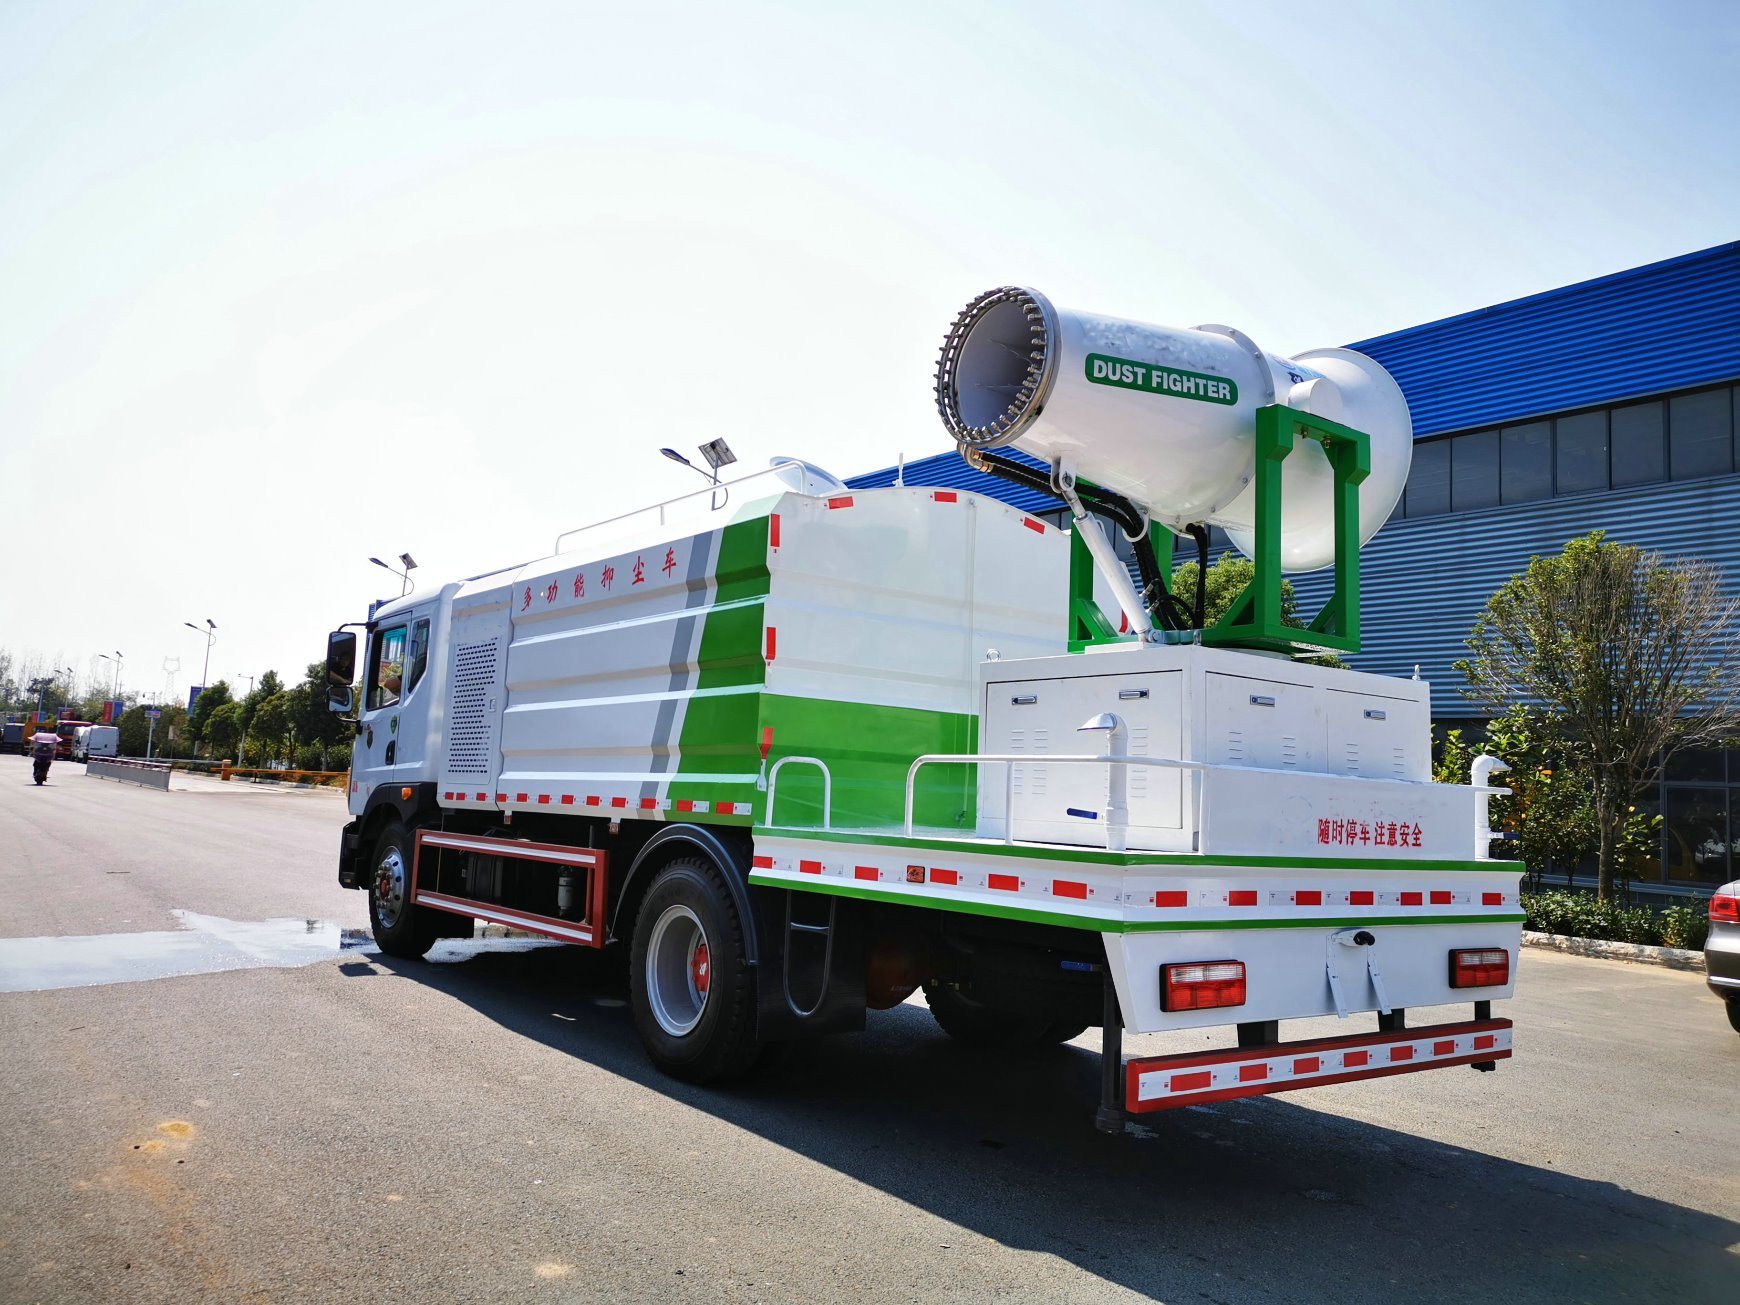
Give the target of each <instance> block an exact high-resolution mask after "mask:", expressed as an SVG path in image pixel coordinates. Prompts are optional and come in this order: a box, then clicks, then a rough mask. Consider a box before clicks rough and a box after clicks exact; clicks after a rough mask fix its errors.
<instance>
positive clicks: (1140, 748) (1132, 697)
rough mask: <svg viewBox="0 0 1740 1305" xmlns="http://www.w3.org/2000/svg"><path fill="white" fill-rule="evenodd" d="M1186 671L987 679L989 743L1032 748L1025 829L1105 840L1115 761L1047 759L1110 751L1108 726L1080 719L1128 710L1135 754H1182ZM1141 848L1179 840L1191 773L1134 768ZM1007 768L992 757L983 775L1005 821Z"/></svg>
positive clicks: (1019, 788)
mask: <svg viewBox="0 0 1740 1305" xmlns="http://www.w3.org/2000/svg"><path fill="white" fill-rule="evenodd" d="M1183 680H1184V677H1183V675H1182V673H1181V672H1178V671H1160V672H1151V673H1146V674H1141V675H1094V676H1079V677H1074V678H1070V679H1062V680H1021V681H1011V682H1004V683H997V684H991V685H988V686H987V701H986V712H985V719H986V732H985V740H984V749H985V751H987V752H992V753H997V752H1009V753H1031V754H1033V756H1034V757H1035V758H1036V760H1035V761H1034V762H1033V763H1031V764H1026V763H1024V764H1017V765H1016V766H1015V767H1014V774H1013V776H1012V786H1013V801H1012V804H1011V805H1012V810H1013V816H1014V821H1015V836H1016V837H1017V838H1023V839H1032V840H1036V841H1040V842H1056V843H1069V844H1074V845H1079V846H1097V845H1100V844H1103V843H1104V841H1105V808H1106V801H1107V796H1108V788H1107V782H1108V778H1109V768H1108V767H1105V766H1091V765H1080V764H1073V763H1072V764H1065V765H1050V766H1048V765H1045V764H1044V763H1043V762H1042V761H1039V760H1037V758H1040V757H1043V756H1045V755H1046V754H1048V753H1050V754H1059V753H1062V754H1071V755H1082V754H1093V753H1103V752H1105V751H1106V750H1107V742H1108V740H1107V738H1106V736H1105V735H1104V734H1102V733H1097V732H1096V733H1090V734H1084V733H1081V732H1080V730H1079V727H1080V726H1081V725H1083V724H1084V723H1086V722H1087V721H1089V720H1091V719H1092V718H1093V717H1095V716H1098V715H1099V714H1100V713H1102V712H1113V713H1115V714H1117V715H1118V716H1119V717H1121V718H1122V719H1123V721H1124V723H1125V726H1126V727H1127V729H1128V731H1129V738H1128V740H1127V742H1126V744H1125V746H1126V747H1127V749H1128V755H1130V756H1133V757H1142V756H1149V757H1169V758H1177V757H1178V756H1179V755H1180V750H1181V746H1182V742H1183V728H1182V721H1181V695H1182V685H1183ZM1125 776H1126V778H1125V803H1126V805H1127V806H1128V808H1129V826H1128V834H1127V839H1128V843H1129V846H1131V847H1150V848H1168V849H1171V848H1176V847H1177V846H1179V839H1180V836H1181V832H1182V831H1183V824H1184V794H1185V791H1186V789H1185V780H1184V775H1183V772H1181V771H1177V770H1169V769H1167V770H1162V769H1159V768H1155V767H1148V766H1129V767H1127V768H1126V770H1125ZM1002 785H1003V774H1002V768H1001V767H995V766H988V767H986V768H985V771H984V777H983V779H982V780H981V789H980V792H981V810H982V811H983V813H984V814H985V815H986V817H987V818H988V819H987V824H988V825H989V826H992V827H995V826H997V825H998V824H1000V822H999V821H997V819H996V817H998V816H1000V815H1001V812H1002V803H1003V793H1002Z"/></svg>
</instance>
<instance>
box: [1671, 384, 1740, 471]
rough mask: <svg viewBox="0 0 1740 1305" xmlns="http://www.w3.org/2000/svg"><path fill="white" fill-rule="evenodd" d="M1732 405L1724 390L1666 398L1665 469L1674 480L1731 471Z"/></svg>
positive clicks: (1703, 391) (1732, 446)
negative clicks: (1666, 463) (1666, 458)
mask: <svg viewBox="0 0 1740 1305" xmlns="http://www.w3.org/2000/svg"><path fill="white" fill-rule="evenodd" d="M1731 404H1732V400H1731V399H1730V397H1729V395H1728V392H1727V391H1725V390H1702V391H1700V392H1699V393H1697V394H1682V395H1679V396H1678V397H1676V398H1673V399H1670V400H1668V468H1669V470H1670V471H1671V472H1672V474H1673V478H1674V479H1675V480H1690V479H1692V478H1693V477H1696V476H1720V475H1725V474H1726V473H1728V472H1730V471H1732V470H1734V432H1733V426H1734V418H1733V410H1732V406H1731Z"/></svg>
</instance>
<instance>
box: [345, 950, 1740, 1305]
mask: <svg viewBox="0 0 1740 1305" xmlns="http://www.w3.org/2000/svg"><path fill="white" fill-rule="evenodd" d="M376 963H377V964H378V965H380V966H381V967H382V968H383V969H386V970H390V971H391V972H393V973H396V974H399V975H401V976H403V977H404V978H407V979H410V980H413V981H415V982H417V983H420V984H424V985H427V986H429V987H431V988H433V989H436V990H439V991H440V992H442V993H444V994H446V995H448V996H450V997H451V998H453V999H455V1000H457V1001H460V1002H462V1003H464V1004H465V1005H467V1006H469V1007H471V1008H472V1009H474V1010H476V1011H478V1012H479V1013H481V1014H483V1015H485V1016H487V1017H488V1018H490V1019H492V1020H494V1021H496V1022H497V1023H499V1024H500V1025H502V1026H503V1027H504V1028H507V1029H509V1030H511V1031H513V1032H515V1033H517V1034H519V1035H521V1036H524V1037H528V1038H534V1039H536V1040H538V1041H539V1042H542V1043H544V1044H546V1045H548V1046H551V1047H553V1048H557V1049H559V1050H561V1051H563V1052H565V1053H567V1054H570V1055H573V1056H576V1057H578V1058H581V1059H583V1060H585V1061H586V1062H588V1063H589V1064H592V1065H594V1066H597V1067H600V1068H602V1069H605V1070H608V1071H609V1072H611V1073H614V1074H618V1075H620V1076H622V1077H623V1078H624V1079H627V1080H630V1081H632V1082H635V1083H637V1084H640V1085H642V1086H644V1087H645V1088H646V1089H648V1090H649V1091H653V1092H657V1093H660V1094H663V1095H665V1096H667V1097H669V1098H671V1099H673V1100H677V1101H681V1102H683V1103H685V1104H686V1105H688V1106H691V1107H693V1108H694V1109H697V1110H701V1111H704V1112H706V1113H708V1114H711V1115H714V1116H716V1117H718V1118H719V1119H721V1120H724V1121H726V1122H728V1123H730V1124H733V1125H735V1126H736V1127H738V1128H741V1129H744V1130H746V1131H748V1132H750V1133H753V1134H755V1135H757V1136H759V1137H762V1138H765V1139H767V1140H769V1141H772V1142H774V1143H777V1144H778V1145H780V1146H782V1147H786V1148H789V1149H790V1150H791V1151H793V1152H795V1153H797V1154H799V1155H802V1156H805V1157H808V1158H809V1159H810V1160H812V1161H814V1162H816V1163H818V1164H822V1165H826V1166H828V1167H830V1168H832V1169H835V1170H837V1171H839V1172H840V1173H842V1174H845V1175H847V1176H849V1177H851V1178H853V1179H856V1180H857V1181H859V1182H862V1183H865V1184H868V1185H870V1186H872V1187H875V1188H877V1189H879V1190H881V1191H883V1192H886V1193H888V1194H889V1195H891V1196H894V1197H896V1198H898V1199H899V1200H901V1201H904V1202H907V1203H909V1204H911V1205H912V1206H914V1207H917V1208H918V1209H921V1210H925V1211H928V1212H930V1213H931V1214H934V1215H936V1216H938V1217H940V1218H942V1219H945V1220H947V1221H949V1222H950V1223H953V1224H956V1225H959V1226H960V1227H961V1228H962V1229H965V1230H967V1232H968V1233H969V1234H978V1235H980V1236H983V1237H986V1238H990V1239H992V1240H994V1241H996V1242H999V1243H1002V1244H1003V1245H1005V1246H1010V1247H1015V1248H1019V1249H1024V1250H1031V1251H1034V1252H1039V1253H1043V1254H1048V1255H1054V1256H1057V1257H1060V1258H1061V1259H1063V1260H1066V1261H1069V1262H1071V1263H1073V1264H1075V1265H1078V1266H1079V1267H1080V1268H1082V1269H1084V1270H1086V1271H1088V1272H1090V1273H1093V1274H1095V1275H1097V1276H1099V1277H1101V1278H1103V1279H1105V1280H1107V1281H1108V1282H1112V1283H1116V1284H1118V1285H1120V1286H1123V1287H1126V1288H1129V1289H1130V1290H1132V1291H1137V1292H1141V1293H1144V1294H1146V1295H1150V1296H1156V1297H1163V1298H1167V1299H1177V1298H1179V1297H1180V1296H1181V1295H1184V1296H1191V1297H1196V1298H1199V1299H1208V1300H1216V1299H1225V1300H1248V1299H1251V1298H1253V1297H1255V1296H1259V1295H1262V1296H1271V1297H1272V1298H1274V1299H1276V1300H1290V1301H1291V1300H1322V1299H1335V1300H1357V1299H1375V1300H1383V1299H1394V1298H1397V1297H1405V1298H1408V1299H1420V1298H1427V1299H1431V1298H1437V1297H1444V1298H1455V1299H1464V1298H1466V1297H1467V1296H1468V1295H1469V1294H1470V1293H1474V1292H1481V1293H1487V1294H1488V1298H1489V1299H1493V1300H1500V1301H1507V1302H1508V1301H1517V1300H1537V1299H1538V1300H1549V1299H1550V1300H1565V1299H1576V1300H1583V1299H1601V1300H1615V1299H1636V1300H1668V1299H1672V1300H1676V1301H1702V1300H1710V1301H1716V1300H1721V1301H1725V1302H1730V1301H1733V1300H1735V1299H1740V1292H1737V1284H1740V1255H1736V1254H1734V1253H1730V1251H1729V1250H1728V1248H1729V1247H1733V1246H1735V1245H1736V1244H1737V1243H1740V1224H1736V1223H1735V1222H1733V1221H1732V1220H1729V1219H1725V1218H1722V1217H1719V1216H1716V1215H1711V1214H1706V1213H1702V1212H1700V1211H1697V1210H1692V1209H1687V1208H1684V1207H1681V1206H1676V1205H1673V1204H1671V1203H1668V1202H1664V1201H1660V1200H1656V1199H1653V1198H1649V1197H1644V1196H1640V1195H1637V1194H1636V1193H1633V1192H1630V1191H1627V1190H1625V1189H1624V1188H1621V1187H1618V1186H1616V1185H1614V1184H1611V1183H1606V1182H1599V1181H1593V1180H1590V1179H1586V1178H1578V1177H1573V1176H1571V1175H1568V1174H1562V1173H1558V1172H1555V1171H1554V1170H1552V1169H1551V1168H1537V1167H1533V1166H1530V1165H1526V1164H1520V1163H1517V1162H1514V1161H1510V1160H1504V1159H1499V1158H1496V1157H1493V1156H1490V1155H1485V1154H1482V1153H1480V1152H1478V1151H1472V1150H1467V1149H1463V1148H1459V1147H1455V1146H1446V1145H1442V1144H1439V1143H1437V1142H1433V1141H1429V1140H1426V1139H1424V1138H1420V1137H1417V1136H1414V1135H1412V1134H1408V1133H1403V1132H1397V1131H1393V1130H1389V1129H1384V1128H1380V1127H1377V1126H1374V1125H1369V1124H1365V1123H1360V1122H1356V1121H1351V1120H1346V1119H1343V1118H1341V1117H1339V1116H1335V1115H1329V1114H1324V1113H1320V1112H1319V1111H1316V1110H1312V1109H1308V1108H1306V1107H1304V1106H1299V1105H1293V1104H1290V1103H1289V1102H1287V1101H1285V1100H1282V1099H1276V1098H1270V1099H1260V1098H1259V1099H1255V1100H1249V1101H1242V1102H1233V1103H1229V1104H1226V1105H1222V1106H1216V1107H1213V1108H1209V1109H1196V1110H1189V1111H1180V1112H1172V1113H1166V1114H1160V1115H1156V1116H1150V1117H1149V1119H1148V1120H1147V1121H1146V1122H1145V1125H1144V1129H1143V1130H1142V1133H1141V1134H1140V1135H1138V1136H1134V1137H1123V1138H1109V1137H1105V1136H1102V1135H1100V1134H1098V1133H1096V1132H1095V1131H1094V1129H1093V1125H1092V1114H1093V1105H1094V1102H1095V1100H1096V1094H1097V1073H1098V1064H1099V1062H1098V1057H1097V1056H1095V1055H1093V1054H1090V1053H1087V1052H1084V1051H1082V1050H1080V1049H1079V1048H1069V1047H1064V1048H1057V1049H1052V1050H1051V1051H1048V1052H1046V1053H1043V1054H1039V1055H1034V1056H1032V1057H1030V1058H1027V1059H1022V1060H1014V1061H1011V1060H1002V1059H997V1058H991V1057H986V1056H983V1055H975V1054H971V1053H968V1052H965V1051H963V1050H961V1049H960V1048H958V1047H956V1046H955V1045H954V1044H953V1043H951V1042H950V1041H949V1040H948V1039H947V1038H946V1037H945V1036H944V1035H942V1034H941V1032H940V1031H939V1030H937V1028H936V1026H935V1025H934V1023H933V1022H932V1021H931V1019H930V1018H929V1016H928V1015H927V1014H926V1013H925V1012H924V1011H922V1010H919V1009H915V1008H913V1007H902V1008H896V1009H895V1010H893V1011H887V1012H882V1013H874V1012H873V1013H872V1015H871V1017H870V1027H869V1029H868V1030H867V1031H866V1032H865V1033H863V1034H858V1035H853V1036H846V1037H836V1038H830V1039H826V1040H823V1041H821V1042H816V1043H806V1044H802V1045H800V1046H798V1047H796V1048H794V1049H792V1051H791V1052H790V1053H789V1054H786V1055H784V1056H783V1057H780V1058H778V1059H777V1060H776V1061H775V1062H774V1063H773V1064H772V1065H771V1066H770V1067H769V1068H767V1069H765V1070H764V1071H762V1072H761V1073H760V1074H759V1075H758V1076H757V1077H756V1078H754V1079H753V1080H751V1081H749V1082H747V1083H744V1084H740V1085H736V1086H733V1087H731V1088H728V1089H701V1088H694V1087H690V1086H688V1085H686V1084H683V1083H678V1082H676V1081H674V1080H671V1079H668V1078H666V1077H664V1076H663V1075H661V1074H659V1073H658V1072H657V1071H656V1070H654V1069H653V1068H652V1066H651V1065H650V1064H649V1063H648V1062H647V1060H646V1058H645V1056H644V1055H643V1053H642V1051H641V1049H640V1044H639V1042H638V1041H637V1039H636V1037H635V1033H634V1028H633V1023H632V1019H631V1016H630V1014H629V1012H628V1010H627V1009H626V1008H625V1007H623V1006H621V1005H620V1004H618V1001H617V1000H616V999H619V998H620V997H621V996H622V995H623V993H622V990H621V985H620V980H618V979H616V978H615V977H614V973H613V971H611V970H610V969H609V968H608V967H607V966H606V965H605V963H604V962H602V961H601V960H600V958H598V957H597V956H595V955H589V954H584V953H581V952H579V951H577V950H575V949H571V948H558V949H548V950H537V951H528V952H518V953H508V954H496V953H489V952H485V953H483V954H480V955H478V956H476V957H475V959H472V960H470V961H469V962H467V963H466V964H464V965H440V964H429V963H425V962H417V961H398V960H393V959H392V958H389V957H380V958H378V959H377V962H376ZM357 968H366V967H357ZM351 969H352V967H348V966H347V967H346V972H347V973H349V972H351ZM600 998H602V999H603V1001H604V1004H600V1000H599V999H600ZM1504 1129H1505V1121H1504V1120H1503V1119H1494V1120H1493V1131H1494V1135H1495V1136H1499V1135H1502V1133H1503V1131H1504ZM716 1158H717V1159H719V1160H720V1161H722V1162H726V1163H729V1161H730V1157H729V1156H721V1157H716ZM818 1231H820V1232H823V1233H824V1234H825V1236H827V1237H830V1238H831V1237H836V1236H838V1237H843V1238H849V1237H850V1236H851V1230H850V1229H849V1228H839V1229H836V1228H829V1229H826V1230H818ZM971 1245H972V1239H971V1236H963V1237H962V1239H961V1243H960V1246H961V1249H963V1250H969V1251H970V1250H971ZM1204 1282H1207V1283H1210V1284H1214V1289H1211V1290H1200V1291H1199V1290H1198V1288H1199V1287H1200V1285H1201V1284H1202V1283H1204ZM1220 1286H1224V1292H1222V1291H1221V1290H1219V1287H1220Z"/></svg>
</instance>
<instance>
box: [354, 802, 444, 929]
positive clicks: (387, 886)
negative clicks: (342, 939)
mask: <svg viewBox="0 0 1740 1305" xmlns="http://www.w3.org/2000/svg"><path fill="white" fill-rule="evenodd" d="M438 926H439V921H438V920H437V919H436V918H435V912H433V911H431V910H429V908H428V907H424V906H413V905H412V904H411V835H410V834H409V832H407V831H406V829H405V827H404V826H403V825H401V824H400V823H399V822H398V821H396V820H395V821H393V822H392V823H390V824H389V825H387V827H386V828H385V829H383V830H381V832H380V836H379V837H378V838H376V839H375V854H374V859H373V861H371V862H370V870H369V927H370V928H371V929H372V930H373V931H374V935H375V943H376V944H377V945H378V946H379V947H380V949H381V950H382V951H383V952H385V953H386V954H387V955H389V956H422V955H424V954H425V953H426V952H428V950H429V949H430V948H431V947H433V946H434V945H435V939H436V937H437V935H438V932H439V929H438Z"/></svg>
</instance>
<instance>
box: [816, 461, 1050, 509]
mask: <svg viewBox="0 0 1740 1305" xmlns="http://www.w3.org/2000/svg"><path fill="white" fill-rule="evenodd" d="M996 452H997V453H998V454H999V455H1001V456H1002V457H1006V458H1008V459H1009V460H1010V461H1012V462H1021V463H1025V464H1026V465H1027V466H1029V467H1039V468H1041V469H1043V468H1044V465H1045V464H1044V463H1042V462H1040V461H1039V459H1038V458H1034V457H1030V456H1028V455H1027V454H1025V453H1023V452H1022V451H1021V450H1020V449H998V450H996ZM895 470H896V469H895V468H894V467H884V468H882V470H881V471H868V472H865V473H864V474H863V475H862V476H850V477H848V478H847V480H846V483H847V484H848V485H850V486H851V487H852V488H853V489H881V488H882V487H883V486H884V485H892V484H893V483H894V475H895ZM901 479H902V482H903V483H905V484H908V485H928V486H934V487H935V488H937V489H964V490H967V491H968V492H969V493H973V494H983V495H984V496H985V497H986V498H994V499H1000V500H1002V501H1003V502H1005V503H1010V504H1013V505H1014V506H1015V507H1018V508H1020V509H1021V510H1022V511H1023V512H1054V511H1056V510H1057V509H1058V508H1061V507H1062V506H1063V504H1062V503H1061V502H1059V501H1058V500H1057V499H1055V498H1052V497H1051V495H1049V494H1041V493H1039V491H1037V490H1032V489H1024V488H1022V487H1021V486H1020V485H1016V484H1012V483H1010V482H1009V481H1007V480H1002V479H1000V478H998V477H996V476H987V475H986V474H985V473H984V472H982V471H974V470H973V469H972V468H971V467H969V466H968V465H967V464H966V462H965V461H964V460H963V459H962V458H961V455H960V454H959V453H956V452H955V451H954V450H953V449H951V450H949V451H948V452H947V453H933V454H932V455H931V456H930V457H928V458H920V459H919V460H918V461H916V462H909V463H907V464H906V467H905V468H904V473H903V475H902V477H901Z"/></svg>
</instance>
